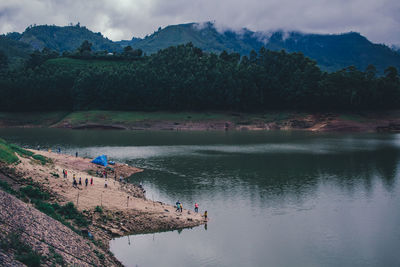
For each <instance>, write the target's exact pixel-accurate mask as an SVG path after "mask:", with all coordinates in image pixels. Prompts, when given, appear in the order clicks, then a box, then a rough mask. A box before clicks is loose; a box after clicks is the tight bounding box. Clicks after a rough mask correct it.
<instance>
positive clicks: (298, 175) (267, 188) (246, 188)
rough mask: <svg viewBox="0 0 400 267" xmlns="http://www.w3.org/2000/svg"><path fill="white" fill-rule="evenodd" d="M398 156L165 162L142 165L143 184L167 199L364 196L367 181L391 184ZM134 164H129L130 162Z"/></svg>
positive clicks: (393, 152) (390, 152) (385, 152)
mask: <svg viewBox="0 0 400 267" xmlns="http://www.w3.org/2000/svg"><path fill="white" fill-rule="evenodd" d="M399 158H400V151H398V150H397V149H394V148H393V149H391V148H382V149H377V150H374V151H345V152H341V153H331V154H310V153H271V154H261V153H260V154H236V153H235V154H229V153H219V154H212V155H210V156H182V157H165V158H154V159H149V160H148V165H149V166H151V167H150V168H149V169H146V170H145V172H144V173H142V174H137V178H136V179H139V180H141V179H143V180H146V181H149V182H152V183H154V184H156V185H157V188H158V190H160V191H162V192H164V193H165V194H167V195H169V196H171V197H173V196H177V197H179V196H181V197H182V196H185V198H186V199H191V196H193V195H199V194H209V195H210V197H211V196H212V195H213V194H214V193H215V192H218V194H226V195H227V196H228V197H232V196H234V195H235V194H236V193H238V194H241V195H242V194H248V195H249V197H250V198H251V199H254V200H256V199H257V198H261V199H263V200H266V199H269V198H270V197H272V198H274V199H277V197H278V199H279V198H286V197H288V195H290V197H291V198H293V199H297V200H298V201H301V199H302V198H303V197H304V196H306V195H307V196H308V195H310V194H314V193H315V192H316V191H317V189H318V186H319V185H320V184H321V183H333V184H334V185H335V186H337V187H339V188H340V189H341V190H346V191H347V192H348V193H349V194H352V193H353V192H354V191H355V190H356V189H358V188H359V187H360V186H362V187H363V189H364V190H365V191H366V192H367V193H370V192H371V190H372V185H373V180H374V178H376V177H379V178H381V179H382V181H383V184H384V185H385V188H386V190H388V191H390V190H391V189H392V188H393V186H394V183H395V178H396V176H395V174H396V170H397V164H398V161H399ZM133 164H134V163H133Z"/></svg>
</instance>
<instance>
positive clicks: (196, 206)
mask: <svg viewBox="0 0 400 267" xmlns="http://www.w3.org/2000/svg"><path fill="white" fill-rule="evenodd" d="M175 205H176V211H180V212H182V211H183V206H182V203H181V202H179V200H178V201H177V202H176V203H175ZM194 212H196V213H198V212H199V204H198V203H197V202H196V203H194ZM203 216H204V219H205V220H207V211H204V215H203Z"/></svg>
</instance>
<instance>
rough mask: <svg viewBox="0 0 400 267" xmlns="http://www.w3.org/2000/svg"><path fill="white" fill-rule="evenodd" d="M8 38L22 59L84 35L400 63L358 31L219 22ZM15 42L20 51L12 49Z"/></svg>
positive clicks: (360, 64) (100, 43)
mask: <svg viewBox="0 0 400 267" xmlns="http://www.w3.org/2000/svg"><path fill="white" fill-rule="evenodd" d="M2 38H3V40H5V39H6V40H7V44H6V45H1V39H0V50H6V51H5V52H6V54H7V55H8V56H9V57H14V55H15V54H21V55H23V56H21V57H22V58H26V54H27V52H29V50H34V49H39V50H41V49H43V48H45V47H46V48H49V49H51V50H55V51H57V52H59V53H62V52H64V51H75V50H76V49H77V48H78V47H79V46H80V45H81V43H82V42H83V41H84V40H88V41H89V42H90V43H92V49H93V51H108V52H120V51H122V50H123V48H124V47H126V46H128V45H129V46H131V47H132V48H134V49H141V50H143V52H145V53H146V54H152V53H156V52H157V51H159V50H160V49H164V48H168V47H170V46H177V45H180V44H186V43H189V42H191V43H193V45H194V46H196V47H198V48H200V49H202V50H203V51H205V52H212V53H216V54H219V53H221V52H222V51H227V52H229V53H232V52H236V53H239V54H240V55H247V56H248V55H249V54H250V52H251V51H252V50H255V51H257V52H258V51H259V49H260V48H261V47H265V48H266V49H270V50H273V51H279V50H286V51H287V52H301V53H303V54H304V55H305V56H307V57H309V58H311V59H313V60H315V61H317V63H318V66H319V67H321V69H322V70H325V71H336V70H339V69H342V68H345V67H348V66H355V67H357V68H358V69H360V70H365V68H366V67H367V66H368V65H369V64H373V65H375V67H376V68H377V70H378V72H380V73H383V70H384V69H385V68H387V67H388V66H395V67H397V68H400V53H398V51H397V49H395V48H393V49H391V48H389V47H388V46H386V45H383V44H375V43H372V42H371V41H369V40H368V39H367V38H365V37H364V36H362V35H361V34H360V33H356V32H348V33H343V34H310V33H301V32H295V31H289V32H284V31H275V32H260V31H251V30H249V29H246V28H243V29H241V30H239V31H234V30H230V29H225V30H224V31H221V30H217V29H216V27H215V25H214V24H213V23H211V22H207V23H202V24H198V23H187V24H178V25H170V26H167V27H165V28H159V29H158V30H157V31H156V32H154V33H152V34H150V35H148V36H146V37H145V38H137V37H133V38H132V39H131V40H122V41H116V42H113V41H111V40H109V39H107V38H105V37H104V36H103V35H102V34H101V33H99V32H97V33H95V32H92V31H90V30H89V29H87V28H86V27H84V26H80V25H79V24H77V25H75V26H72V25H70V26H55V25H39V26H30V27H28V28H27V29H26V30H25V31H24V32H22V33H15V32H14V33H9V34H7V35H3V36H2ZM11 47H13V48H12V49H13V50H14V51H9V50H10V49H11ZM17 51H19V52H17Z"/></svg>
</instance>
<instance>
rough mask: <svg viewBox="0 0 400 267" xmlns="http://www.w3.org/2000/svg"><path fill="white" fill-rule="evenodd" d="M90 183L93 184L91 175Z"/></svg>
mask: <svg viewBox="0 0 400 267" xmlns="http://www.w3.org/2000/svg"><path fill="white" fill-rule="evenodd" d="M90 185H93V177H92V178H90Z"/></svg>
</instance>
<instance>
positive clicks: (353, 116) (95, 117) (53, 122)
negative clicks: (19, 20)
mask: <svg viewBox="0 0 400 267" xmlns="http://www.w3.org/2000/svg"><path fill="white" fill-rule="evenodd" d="M0 128H61V129H72V130H81V129H96V130H133V131H142V130H144V131H145V130H151V131H154V130H156V131H272V130H285V131H287V130H300V131H310V132H400V110H388V111H359V112H350V111H348V112H301V111H285V110H282V111H266V112H261V113H240V112H170V111H155V112H141V111H104V110H91V111H75V112H65V111H60V112H29V113H28V112H0Z"/></svg>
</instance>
